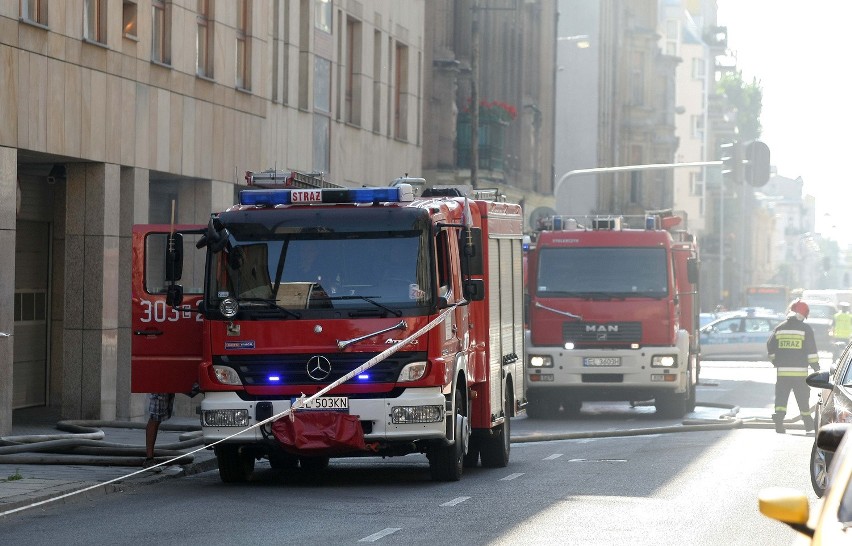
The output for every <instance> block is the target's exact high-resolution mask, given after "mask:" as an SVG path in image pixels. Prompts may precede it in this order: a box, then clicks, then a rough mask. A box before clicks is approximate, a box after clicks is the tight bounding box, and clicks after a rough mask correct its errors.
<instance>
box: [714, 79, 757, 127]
mask: <svg viewBox="0 0 852 546" xmlns="http://www.w3.org/2000/svg"><path fill="white" fill-rule="evenodd" d="M718 92H719V94H720V95H722V96H724V97H725V99H726V101H727V103H728V107H729V108H730V109H733V110H735V111H736V113H737V128H738V130H739V140H741V141H748V140H757V139H758V138H760V134H761V133H762V132H763V127H761V125H760V113H761V111H762V110H763V88H762V87H761V86H760V82H759V81H758V80H757V78H754V79H753V80H752V81H751V83H745V82H744V81H743V74H742V72H741V71H739V70H737V71H736V72H734V73H728V74H725V75H724V76H723V77H722V79H721V80H719V83H718Z"/></svg>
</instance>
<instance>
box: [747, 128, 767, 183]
mask: <svg viewBox="0 0 852 546" xmlns="http://www.w3.org/2000/svg"><path fill="white" fill-rule="evenodd" d="M745 160H746V164H745V169H744V175H745V181H746V182H748V183H749V184H751V185H752V186H755V187H760V186H763V185H764V184H766V183H767V182H769V176H770V174H771V173H770V170H769V146H767V145H766V143H764V142H761V141H759V140H752V141H751V142H747V143H746V145H745Z"/></svg>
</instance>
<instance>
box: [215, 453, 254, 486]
mask: <svg viewBox="0 0 852 546" xmlns="http://www.w3.org/2000/svg"><path fill="white" fill-rule="evenodd" d="M213 453H215V454H216V462H217V463H218V465H219V477H220V478H221V479H222V481H223V482H225V483H242V482H247V481H249V479H250V478H251V474H252V472H254V457H252V456H251V455H248V454H246V453H243V452H242V451H240V446H236V445H230V444H218V445H216V446H214V447H213Z"/></svg>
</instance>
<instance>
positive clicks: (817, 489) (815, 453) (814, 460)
mask: <svg viewBox="0 0 852 546" xmlns="http://www.w3.org/2000/svg"><path fill="white" fill-rule="evenodd" d="M829 464H831V453H828V452H826V451H823V450H821V449H819V448H818V447H817V445H816V441H814V446H813V447H812V448H811V464H810V467H811V486H813V488H814V493H816V495H817V497H822V496H823V495H824V494H825V485H826V480H827V478H828V465H829Z"/></svg>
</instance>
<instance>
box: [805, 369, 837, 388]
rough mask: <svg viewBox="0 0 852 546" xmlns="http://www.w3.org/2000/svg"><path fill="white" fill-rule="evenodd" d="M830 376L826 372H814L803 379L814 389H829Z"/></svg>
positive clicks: (830, 386)
mask: <svg viewBox="0 0 852 546" xmlns="http://www.w3.org/2000/svg"><path fill="white" fill-rule="evenodd" d="M830 377H831V376H829V375H828V372H814V373H812V374H811V375H809V376H808V377H807V378H806V379H805V383H807V384H808V385H809V386H811V387H814V388H816V389H831V388H832V385H831V379H830Z"/></svg>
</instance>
